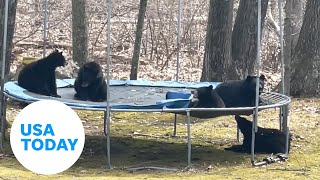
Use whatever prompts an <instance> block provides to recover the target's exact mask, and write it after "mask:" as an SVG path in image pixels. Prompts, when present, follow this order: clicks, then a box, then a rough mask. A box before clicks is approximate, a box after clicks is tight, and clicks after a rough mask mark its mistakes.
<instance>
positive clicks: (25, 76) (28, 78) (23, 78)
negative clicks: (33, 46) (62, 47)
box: [18, 50, 66, 97]
mask: <svg viewBox="0 0 320 180" xmlns="http://www.w3.org/2000/svg"><path fill="white" fill-rule="evenodd" d="M65 63H66V60H65V58H64V56H63V55H62V52H59V51H58V50H56V51H54V52H52V53H51V54H49V55H48V56H47V57H45V58H42V59H40V60H37V61H35V62H32V63H30V64H28V65H26V66H24V67H23V68H22V70H21V71H20V73H19V75H18V85H19V86H20V87H22V88H24V89H26V90H28V91H30V92H33V93H36V94H41V95H45V96H53V97H61V96H59V95H58V94H57V84H56V75H55V69H56V68H57V67H59V66H65Z"/></svg>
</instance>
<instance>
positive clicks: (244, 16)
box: [229, 0, 269, 79]
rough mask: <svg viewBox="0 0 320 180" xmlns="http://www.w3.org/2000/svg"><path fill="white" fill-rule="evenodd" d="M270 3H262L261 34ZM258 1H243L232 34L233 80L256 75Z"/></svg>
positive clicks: (231, 72) (265, 0)
mask: <svg viewBox="0 0 320 180" xmlns="http://www.w3.org/2000/svg"><path fill="white" fill-rule="evenodd" d="M268 1H269V0H263V1H261V10H262V12H261V32H262V29H263V24H264V19H265V17H266V12H267V8H268ZM257 15H258V3H257V0H241V1H240V4H239V9H238V12H237V17H236V20H235V23H234V27H233V32H232V60H233V63H232V64H233V65H232V67H233V71H230V72H229V73H230V75H231V76H232V78H233V79H239V78H240V79H242V78H245V77H246V76H247V75H251V74H253V73H254V67H255V63H256V57H257V28H258V27H257Z"/></svg>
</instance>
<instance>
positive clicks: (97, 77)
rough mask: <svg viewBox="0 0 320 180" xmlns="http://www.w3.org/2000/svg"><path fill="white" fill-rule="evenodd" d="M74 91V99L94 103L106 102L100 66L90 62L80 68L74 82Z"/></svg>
mask: <svg viewBox="0 0 320 180" xmlns="http://www.w3.org/2000/svg"><path fill="white" fill-rule="evenodd" d="M74 89H75V91H76V94H75V95H74V97H75V98H76V99H79V100H82V101H87V100H89V101H95V102H102V101H105V100H107V83H106V81H105V79H104V77H103V73H102V69H101V67H100V65H99V64H98V63H96V62H93V61H92V62H87V63H85V64H84V65H83V66H81V67H80V69H79V72H78V77H77V79H76V80H75V82H74Z"/></svg>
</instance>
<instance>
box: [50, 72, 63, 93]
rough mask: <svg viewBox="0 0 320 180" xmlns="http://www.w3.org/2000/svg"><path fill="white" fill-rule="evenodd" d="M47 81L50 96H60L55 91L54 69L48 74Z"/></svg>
mask: <svg viewBox="0 0 320 180" xmlns="http://www.w3.org/2000/svg"><path fill="white" fill-rule="evenodd" d="M47 83H48V88H49V92H50V96H53V97H59V98H61V96H59V95H58V93H57V84H56V75H55V73H54V71H53V73H50V74H49V77H48V82H47Z"/></svg>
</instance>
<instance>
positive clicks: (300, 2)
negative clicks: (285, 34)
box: [286, 0, 304, 49]
mask: <svg viewBox="0 0 320 180" xmlns="http://www.w3.org/2000/svg"><path fill="white" fill-rule="evenodd" d="M287 2H291V3H292V5H291V6H292V7H291V8H292V13H291V23H292V49H293V48H294V47H295V46H296V44H297V42H298V38H299V33H300V29H301V26H302V20H303V7H304V0H292V1H287ZM287 2H286V3H287Z"/></svg>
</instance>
